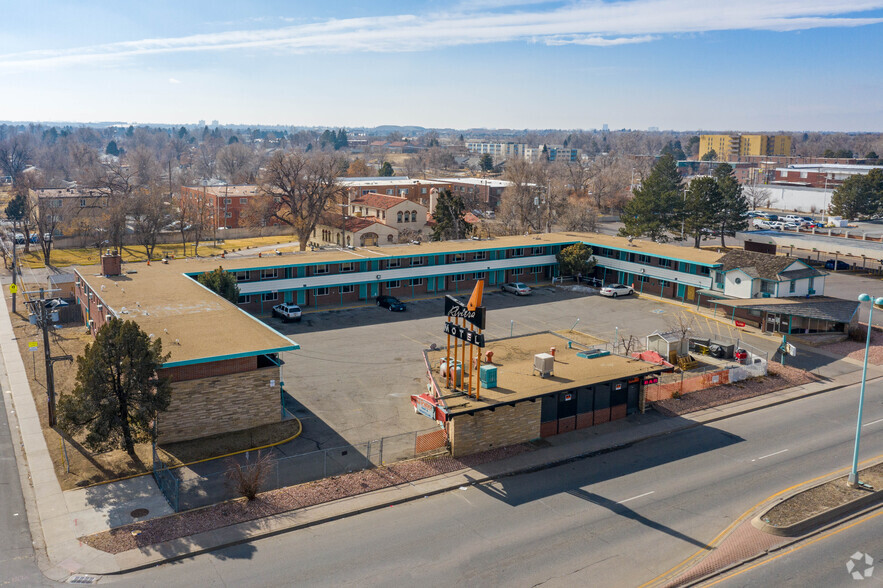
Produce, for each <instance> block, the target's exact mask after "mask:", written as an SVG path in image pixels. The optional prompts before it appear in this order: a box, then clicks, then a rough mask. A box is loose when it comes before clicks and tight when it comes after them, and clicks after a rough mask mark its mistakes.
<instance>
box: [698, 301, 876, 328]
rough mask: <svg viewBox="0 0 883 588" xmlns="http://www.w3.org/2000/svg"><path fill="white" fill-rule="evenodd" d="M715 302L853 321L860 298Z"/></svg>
mask: <svg viewBox="0 0 883 588" xmlns="http://www.w3.org/2000/svg"><path fill="white" fill-rule="evenodd" d="M715 303H716V304H719V305H721V306H729V307H730V308H747V309H749V310H761V311H767V312H778V313H782V314H788V315H792V316H801V317H805V318H815V319H822V320H828V321H834V322H838V323H848V322H850V321H852V317H853V316H854V315H855V311H856V310H857V309H858V306H859V304H860V302H859V301H858V300H844V299H843V298H833V297H830V296H810V297H809V298H806V297H794V298H749V299H740V300H733V299H728V300H716V301H715Z"/></svg>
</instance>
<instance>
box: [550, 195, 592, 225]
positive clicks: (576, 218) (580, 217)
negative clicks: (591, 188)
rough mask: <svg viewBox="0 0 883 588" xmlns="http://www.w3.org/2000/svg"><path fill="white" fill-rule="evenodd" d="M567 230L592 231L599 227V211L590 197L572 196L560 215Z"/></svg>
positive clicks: (561, 221) (560, 220) (560, 219)
mask: <svg viewBox="0 0 883 588" xmlns="http://www.w3.org/2000/svg"><path fill="white" fill-rule="evenodd" d="M559 222H560V223H561V225H562V226H563V228H564V230H565V231H581V232H589V233H592V232H594V231H595V230H596V229H597V228H598V211H597V210H596V209H595V207H594V205H593V204H592V203H591V201H590V200H589V199H588V198H579V197H577V196H571V197H570V198H569V199H568V200H567V203H566V205H565V206H564V207H563V210H562V212H561V214H560V216H559Z"/></svg>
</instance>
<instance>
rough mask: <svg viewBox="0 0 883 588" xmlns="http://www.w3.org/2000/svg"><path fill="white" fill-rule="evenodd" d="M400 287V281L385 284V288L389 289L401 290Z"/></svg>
mask: <svg viewBox="0 0 883 588" xmlns="http://www.w3.org/2000/svg"><path fill="white" fill-rule="evenodd" d="M401 286H402V282H401V280H392V281H390V282H387V283H386V287H387V288H390V289H392V288H401Z"/></svg>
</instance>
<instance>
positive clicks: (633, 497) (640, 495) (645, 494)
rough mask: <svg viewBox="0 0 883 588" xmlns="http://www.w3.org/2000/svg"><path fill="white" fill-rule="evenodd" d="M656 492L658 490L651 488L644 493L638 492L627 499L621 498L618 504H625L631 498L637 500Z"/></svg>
mask: <svg viewBox="0 0 883 588" xmlns="http://www.w3.org/2000/svg"><path fill="white" fill-rule="evenodd" d="M654 492H656V490H651V491H650V492H644V493H643V494H638V495H637V496H632V497H631V498H626V499H625V500H620V501H619V502H617V503H616V504H625V503H626V502H629V501H630V500H637V499H638V498H644V497H645V496H650V495H651V494H653V493H654Z"/></svg>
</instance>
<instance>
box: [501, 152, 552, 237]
mask: <svg viewBox="0 0 883 588" xmlns="http://www.w3.org/2000/svg"><path fill="white" fill-rule="evenodd" d="M503 177H504V178H505V179H506V180H508V181H510V182H512V185H511V186H509V187H508V188H506V189H505V190H504V191H503V195H502V198H501V199H500V213H501V214H500V217H501V218H500V220H501V221H502V222H503V224H504V226H505V227H507V228H508V230H509V231H510V232H518V233H521V232H525V231H529V230H533V231H536V230H538V229H539V227H540V226H541V213H540V206H541V205H542V204H543V203H544V195H543V194H542V192H543V186H542V184H541V183H540V182H542V180H543V177H542V174H541V173H540V169H539V166H538V165H537V164H533V163H530V162H529V161H527V160H525V159H513V160H510V161H509V162H508V163H507V165H506V172H505V174H504V175H503Z"/></svg>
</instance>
